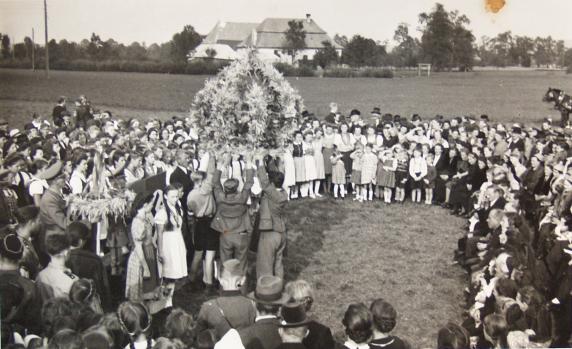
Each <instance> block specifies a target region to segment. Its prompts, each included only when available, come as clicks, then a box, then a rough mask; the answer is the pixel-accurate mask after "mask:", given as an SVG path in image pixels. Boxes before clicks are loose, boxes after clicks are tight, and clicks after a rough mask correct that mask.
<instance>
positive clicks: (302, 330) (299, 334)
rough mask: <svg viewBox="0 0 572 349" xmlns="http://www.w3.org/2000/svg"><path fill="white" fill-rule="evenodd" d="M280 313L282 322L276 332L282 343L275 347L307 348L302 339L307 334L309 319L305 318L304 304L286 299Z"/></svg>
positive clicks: (281, 348) (286, 348)
mask: <svg viewBox="0 0 572 349" xmlns="http://www.w3.org/2000/svg"><path fill="white" fill-rule="evenodd" d="M281 315H282V322H280V328H279V329H278V333H280V337H281V338H282V344H280V345H279V346H277V347H276V349H307V348H308V347H307V346H306V345H305V344H304V339H305V337H306V335H307V334H308V325H309V324H310V320H308V318H306V309H305V307H304V305H303V304H300V303H298V302H296V301H293V300H291V301H288V303H286V304H284V305H283V306H282V311H281ZM330 348H333V347H330Z"/></svg>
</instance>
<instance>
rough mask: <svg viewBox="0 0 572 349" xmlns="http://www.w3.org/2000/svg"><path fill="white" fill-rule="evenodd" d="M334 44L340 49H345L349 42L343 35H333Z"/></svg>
mask: <svg viewBox="0 0 572 349" xmlns="http://www.w3.org/2000/svg"><path fill="white" fill-rule="evenodd" d="M334 42H335V43H336V44H338V45H340V46H341V47H344V48H345V47H346V46H348V43H349V40H348V37H347V36H345V35H339V34H336V35H334Z"/></svg>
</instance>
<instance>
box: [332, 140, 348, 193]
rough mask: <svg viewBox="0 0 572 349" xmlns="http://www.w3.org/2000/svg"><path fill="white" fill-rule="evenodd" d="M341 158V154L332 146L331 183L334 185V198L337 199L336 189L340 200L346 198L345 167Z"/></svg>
mask: <svg viewBox="0 0 572 349" xmlns="http://www.w3.org/2000/svg"><path fill="white" fill-rule="evenodd" d="M343 158H344V156H343V154H342V153H340V152H339V151H338V148H337V147H336V146H334V150H333V153H332V156H330V162H331V163H332V183H333V184H334V198H336V199H337V198H338V189H339V190H340V197H341V198H342V199H343V198H344V197H345V196H346V188H345V186H346V167H345V164H344V160H343Z"/></svg>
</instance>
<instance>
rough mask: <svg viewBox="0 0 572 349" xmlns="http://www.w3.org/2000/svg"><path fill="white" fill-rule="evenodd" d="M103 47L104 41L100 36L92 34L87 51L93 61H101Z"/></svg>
mask: <svg viewBox="0 0 572 349" xmlns="http://www.w3.org/2000/svg"><path fill="white" fill-rule="evenodd" d="M102 47H103V41H102V40H101V38H100V37H99V35H97V34H95V33H91V38H90V39H89V44H88V45H87V48H86V51H87V54H88V56H89V57H90V58H91V59H100V58H102V57H101V51H102V50H101V48H102Z"/></svg>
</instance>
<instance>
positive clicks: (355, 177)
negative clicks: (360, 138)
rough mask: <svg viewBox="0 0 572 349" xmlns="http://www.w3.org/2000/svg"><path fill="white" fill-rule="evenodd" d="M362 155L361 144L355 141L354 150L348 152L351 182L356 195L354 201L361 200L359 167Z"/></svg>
mask: <svg viewBox="0 0 572 349" xmlns="http://www.w3.org/2000/svg"><path fill="white" fill-rule="evenodd" d="M362 157H363V144H361V143H360V142H356V143H355V150H354V151H353V152H352V153H351V154H350V159H352V177H351V182H352V185H353V187H354V190H355V193H356V196H355V198H354V201H355V200H357V201H359V202H362V201H363V196H362V193H361V187H362V186H361V167H362Z"/></svg>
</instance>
